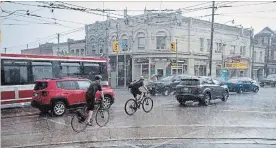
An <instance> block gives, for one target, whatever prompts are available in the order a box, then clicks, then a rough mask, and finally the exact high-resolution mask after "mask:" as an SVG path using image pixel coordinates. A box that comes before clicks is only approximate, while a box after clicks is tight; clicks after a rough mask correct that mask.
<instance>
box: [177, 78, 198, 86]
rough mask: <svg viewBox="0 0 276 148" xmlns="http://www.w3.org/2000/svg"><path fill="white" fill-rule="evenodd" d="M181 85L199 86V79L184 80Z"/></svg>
mask: <svg viewBox="0 0 276 148" xmlns="http://www.w3.org/2000/svg"><path fill="white" fill-rule="evenodd" d="M180 84H181V85H199V84H200V80H199V79H182V80H181V82H180Z"/></svg>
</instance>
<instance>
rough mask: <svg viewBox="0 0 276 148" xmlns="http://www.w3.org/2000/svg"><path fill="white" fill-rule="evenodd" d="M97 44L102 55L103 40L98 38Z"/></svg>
mask: <svg viewBox="0 0 276 148" xmlns="http://www.w3.org/2000/svg"><path fill="white" fill-rule="evenodd" d="M98 43H99V53H103V49H104V40H103V39H102V38H100V39H99V40H98Z"/></svg>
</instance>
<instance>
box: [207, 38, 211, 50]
mask: <svg viewBox="0 0 276 148" xmlns="http://www.w3.org/2000/svg"><path fill="white" fill-rule="evenodd" d="M210 48H211V40H210V39H207V51H208V52H210Z"/></svg>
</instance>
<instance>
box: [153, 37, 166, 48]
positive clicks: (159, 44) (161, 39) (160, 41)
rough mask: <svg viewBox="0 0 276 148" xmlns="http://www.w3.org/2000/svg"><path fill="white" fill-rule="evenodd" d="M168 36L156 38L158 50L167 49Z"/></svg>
mask: <svg viewBox="0 0 276 148" xmlns="http://www.w3.org/2000/svg"><path fill="white" fill-rule="evenodd" d="M166 38H167V37H166V36H158V37H156V40H157V41H156V49H166Z"/></svg>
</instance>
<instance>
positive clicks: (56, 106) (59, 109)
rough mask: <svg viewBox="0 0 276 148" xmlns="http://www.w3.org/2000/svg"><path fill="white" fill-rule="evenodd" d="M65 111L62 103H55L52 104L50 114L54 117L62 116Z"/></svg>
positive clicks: (64, 105)
mask: <svg viewBox="0 0 276 148" xmlns="http://www.w3.org/2000/svg"><path fill="white" fill-rule="evenodd" d="M65 111H66V104H65V103H64V102H63V101H56V102H54V103H53V108H52V112H53V114H54V115H56V116H62V115H63V114H64V113H65Z"/></svg>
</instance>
